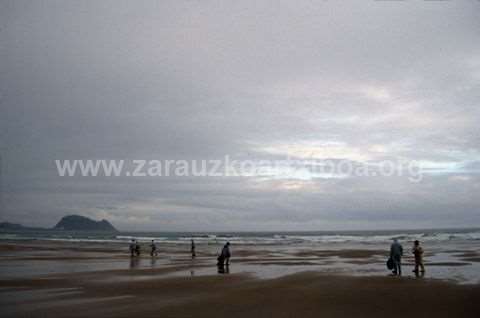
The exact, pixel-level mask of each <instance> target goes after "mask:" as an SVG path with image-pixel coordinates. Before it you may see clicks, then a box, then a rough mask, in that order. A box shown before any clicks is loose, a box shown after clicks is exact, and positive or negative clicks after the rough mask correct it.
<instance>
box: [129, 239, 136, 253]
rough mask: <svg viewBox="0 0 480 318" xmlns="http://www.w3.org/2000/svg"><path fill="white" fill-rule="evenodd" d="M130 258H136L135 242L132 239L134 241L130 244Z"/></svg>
mask: <svg viewBox="0 0 480 318" xmlns="http://www.w3.org/2000/svg"><path fill="white" fill-rule="evenodd" d="M129 248H130V257H133V256H135V240H133V239H132V241H131V242H130V246H129Z"/></svg>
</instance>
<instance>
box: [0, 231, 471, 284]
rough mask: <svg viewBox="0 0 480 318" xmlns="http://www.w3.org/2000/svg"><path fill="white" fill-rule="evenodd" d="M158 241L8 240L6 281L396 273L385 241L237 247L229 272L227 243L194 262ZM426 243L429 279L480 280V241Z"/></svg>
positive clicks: (201, 251) (3, 255)
mask: <svg viewBox="0 0 480 318" xmlns="http://www.w3.org/2000/svg"><path fill="white" fill-rule="evenodd" d="M157 245H158V248H159V255H158V256H157V257H154V258H152V257H150V256H149V255H148V253H144V254H143V255H142V256H141V257H133V258H131V257H130V256H129V255H128V247H127V246H125V244H118V243H104V242H103V243H91V242H50V241H25V240H22V241H14V240H11V241H4V242H2V243H1V244H0V279H13V278H20V277H40V276H44V275H56V274H65V273H81V272H94V271H107V270H109V271H110V270H120V271H122V270H123V271H130V272H131V273H135V271H136V270H138V269H143V270H145V269H150V270H152V271H153V275H154V277H159V278H160V277H172V276H175V277H178V276H183V277H189V276H203V275H226V274H236V273H248V274H251V275H254V276H256V277H259V278H262V279H271V278H276V277H280V276H284V275H289V274H294V273H298V272H303V271H316V272H323V273H333V274H347V275H355V276H365V275H388V274H390V273H389V271H388V270H387V269H386V267H385V262H386V258H387V256H388V245H387V246H385V245H384V244H365V243H358V242H353V243H352V242H349V243H329V244H316V245H311V244H307V245H305V244H292V245H283V244H282V245H268V246H265V245H263V246H262V245H259V246H251V245H232V246H231V250H232V254H233V257H232V260H231V265H230V266H229V267H228V271H227V270H226V268H224V269H223V270H220V271H219V269H218V268H217V266H216V255H217V252H218V251H219V250H220V248H221V244H217V245H212V244H204V245H202V244H197V255H198V257H197V258H196V259H195V260H191V258H190V257H189V249H188V248H186V246H185V245H184V244H165V245H162V244H157ZM423 247H424V249H425V257H424V259H425V266H426V273H425V275H424V277H428V278H435V279H444V280H453V281H456V282H459V283H480V261H479V257H480V253H479V252H478V251H479V250H480V248H479V247H480V242H479V241H474V240H473V241H461V242H441V243H440V242H437V243H435V242H430V243H428V244H425V245H424V246H423ZM410 248H411V246H410V243H409V242H408V243H404V250H405V257H404V258H403V275H404V276H408V277H415V275H414V273H412V269H413V258H412V256H411V255H410ZM146 250H147V247H146V246H144V251H145V252H146ZM163 269H167V270H165V271H162V270H163ZM149 275H150V274H149ZM148 277H152V276H148ZM132 279H141V277H140V276H138V277H135V278H132Z"/></svg>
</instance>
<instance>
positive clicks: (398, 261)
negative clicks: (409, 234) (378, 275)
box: [390, 239, 403, 276]
mask: <svg viewBox="0 0 480 318" xmlns="http://www.w3.org/2000/svg"><path fill="white" fill-rule="evenodd" d="M402 256H403V247H402V245H401V244H400V243H399V242H398V240H397V239H393V243H392V245H391V246H390V258H391V259H392V261H393V271H392V273H393V274H394V275H398V276H401V275H402Z"/></svg>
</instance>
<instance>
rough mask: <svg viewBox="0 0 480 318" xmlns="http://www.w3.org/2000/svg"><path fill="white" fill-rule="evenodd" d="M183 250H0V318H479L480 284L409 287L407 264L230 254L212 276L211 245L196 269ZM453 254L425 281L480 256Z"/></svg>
mask: <svg viewBox="0 0 480 318" xmlns="http://www.w3.org/2000/svg"><path fill="white" fill-rule="evenodd" d="M183 249H184V247H178V246H169V247H162V248H161V253H160V254H159V256H158V257H157V258H156V259H152V258H150V257H149V256H148V255H143V256H142V257H140V258H133V259H131V258H130V257H129V256H128V255H127V253H126V249H125V246H123V245H121V244H111V245H108V246H105V245H101V244H98V245H97V244H78V243H65V242H40V241H29V242H7V243H2V244H0V270H1V273H0V274H1V276H0V305H1V308H2V317H30V316H32V317H41V316H48V317H50V316H55V317H131V316H135V317H152V316H155V317H224V316H229V317H247V316H250V317H293V316H296V317H297V316H298V317H381V316H382V317H385V316H388V317H405V316H406V315H408V316H411V317H421V316H422V317H431V316H436V317H479V315H480V304H479V303H478V301H476V300H477V299H479V298H478V297H479V296H480V285H479V284H458V282H459V281H456V280H455V279H454V278H455V277H452V280H451V281H448V280H445V279H439V278H437V277H435V276H434V275H431V276H429V277H428V276H427V277H424V278H415V276H414V275H412V273H411V268H410V267H409V266H411V263H410V260H409V259H408V258H406V262H405V263H406V265H405V266H404V271H405V277H402V278H399V277H392V276H388V273H387V272H386V271H385V269H384V257H385V251H382V250H380V249H348V248H347V249H340V250H331V249H330V250H327V249H318V248H317V249H315V250H310V251H309V250H308V249H305V248H303V247H302V248H299V249H293V250H292V249H282V248H279V247H264V246H263V247H261V248H257V249H255V248H252V247H240V246H236V247H234V255H235V256H234V258H233V259H232V265H231V266H230V267H229V274H219V273H218V272H217V268H216V266H215V258H214V256H215V251H216V250H217V246H214V247H211V248H207V247H201V246H200V248H198V251H197V255H198V258H197V259H195V260H194V261H192V260H191V259H190V258H189V257H188V253H184V252H182V250H183ZM429 253H430V256H431V259H432V260H437V259H439V260H441V259H443V258H442V257H443V256H442V255H440V256H439V255H435V254H434V253H432V252H429ZM456 253H457V254H458V255H457V256H458V259H456V260H455V261H453V262H443V263H442V262H441V261H436V262H434V261H432V262H430V263H429V264H428V266H427V273H430V272H434V271H435V270H436V269H437V268H444V267H445V268H449V269H452V270H456V269H458V268H460V269H462V270H463V268H465V267H466V265H465V266H461V265H459V264H461V263H462V262H461V259H465V258H475V257H477V255H478V254H477V253H476V252H475V251H461V252H459V251H456ZM435 264H436V265H435ZM375 266H378V268H379V270H375ZM430 266H431V267H430ZM339 267H340V270H339V269H338V268H339ZM372 268H373V269H372ZM359 273H360V274H361V275H360V276H359V275H358V274H359Z"/></svg>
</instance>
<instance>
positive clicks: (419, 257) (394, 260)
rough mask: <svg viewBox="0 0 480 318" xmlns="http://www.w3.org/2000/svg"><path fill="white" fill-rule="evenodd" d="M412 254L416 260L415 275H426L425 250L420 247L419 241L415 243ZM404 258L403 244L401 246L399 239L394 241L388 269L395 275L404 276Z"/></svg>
mask: <svg viewBox="0 0 480 318" xmlns="http://www.w3.org/2000/svg"><path fill="white" fill-rule="evenodd" d="M412 253H413V256H414V259H415V267H414V269H413V272H414V273H415V275H418V274H423V273H425V265H424V264H423V248H422V247H421V246H420V242H419V241H418V240H415V241H414V242H413V247H412ZM402 256H403V247H402V244H400V242H399V241H398V239H393V243H392V245H391V246H390V258H389V259H388V261H387V267H388V268H389V269H391V270H392V274H393V275H397V276H401V275H402Z"/></svg>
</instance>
